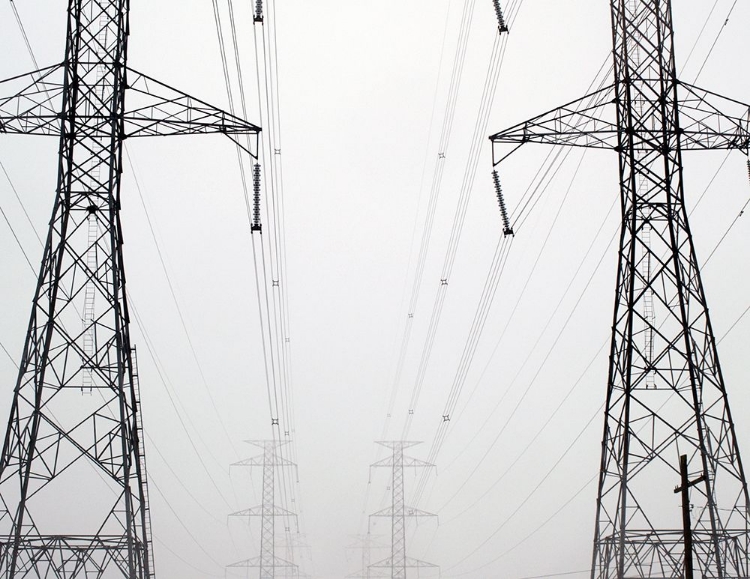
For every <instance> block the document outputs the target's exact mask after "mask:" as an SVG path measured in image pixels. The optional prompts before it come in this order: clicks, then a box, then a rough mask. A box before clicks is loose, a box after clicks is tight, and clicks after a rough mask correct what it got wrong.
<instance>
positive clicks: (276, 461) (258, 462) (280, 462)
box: [230, 454, 297, 471]
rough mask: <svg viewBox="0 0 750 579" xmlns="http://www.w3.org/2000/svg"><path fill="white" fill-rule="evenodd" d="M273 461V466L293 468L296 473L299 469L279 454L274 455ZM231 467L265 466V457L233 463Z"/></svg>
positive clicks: (255, 457)
mask: <svg viewBox="0 0 750 579" xmlns="http://www.w3.org/2000/svg"><path fill="white" fill-rule="evenodd" d="M272 460H273V466H293V467H294V468H295V471H296V469H297V465H296V464H295V463H293V462H292V461H290V460H287V459H285V458H282V457H280V456H279V455H278V454H274V455H272ZM230 466H259V467H262V466H263V455H261V456H254V457H252V458H246V459H244V460H240V461H238V462H233V463H232V464H231V465H230Z"/></svg>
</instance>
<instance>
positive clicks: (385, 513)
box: [370, 506, 437, 517]
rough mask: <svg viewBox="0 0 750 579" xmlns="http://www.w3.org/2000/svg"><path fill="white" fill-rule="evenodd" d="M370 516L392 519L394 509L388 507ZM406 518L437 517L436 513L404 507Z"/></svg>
mask: <svg viewBox="0 0 750 579" xmlns="http://www.w3.org/2000/svg"><path fill="white" fill-rule="evenodd" d="M370 516H371V517H392V516H393V507H392V506H390V507H386V508H384V509H381V510H379V511H376V512H374V513H372V514H371V515H370ZM404 516H405V517H437V515H436V514H435V513H429V512H427V511H423V510H421V509H417V508H415V507H404Z"/></svg>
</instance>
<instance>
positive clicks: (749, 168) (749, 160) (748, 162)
mask: <svg viewBox="0 0 750 579" xmlns="http://www.w3.org/2000/svg"><path fill="white" fill-rule="evenodd" d="M747 178H748V179H750V159H748V160H747Z"/></svg>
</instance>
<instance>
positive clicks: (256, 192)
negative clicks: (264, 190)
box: [250, 163, 262, 231]
mask: <svg viewBox="0 0 750 579" xmlns="http://www.w3.org/2000/svg"><path fill="white" fill-rule="evenodd" d="M261 228H262V226H261V223H260V164H259V163H256V164H255V165H254V166H253V224H252V225H251V226H250V231H261Z"/></svg>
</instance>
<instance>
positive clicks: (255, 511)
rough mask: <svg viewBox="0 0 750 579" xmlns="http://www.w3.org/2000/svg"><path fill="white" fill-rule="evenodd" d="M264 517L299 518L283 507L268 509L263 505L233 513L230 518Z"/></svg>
mask: <svg viewBox="0 0 750 579" xmlns="http://www.w3.org/2000/svg"><path fill="white" fill-rule="evenodd" d="M264 515H270V516H272V517H294V518H295V519H296V518H297V514H296V513H293V512H292V511H288V510H286V509H283V508H281V507H277V506H276V505H269V506H268V507H264V506H263V505H258V506H257V507H250V508H249V509H245V510H243V511H237V512H236V513H232V514H230V515H229V516H230V517H262V516H264Z"/></svg>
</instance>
